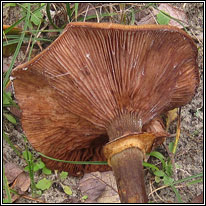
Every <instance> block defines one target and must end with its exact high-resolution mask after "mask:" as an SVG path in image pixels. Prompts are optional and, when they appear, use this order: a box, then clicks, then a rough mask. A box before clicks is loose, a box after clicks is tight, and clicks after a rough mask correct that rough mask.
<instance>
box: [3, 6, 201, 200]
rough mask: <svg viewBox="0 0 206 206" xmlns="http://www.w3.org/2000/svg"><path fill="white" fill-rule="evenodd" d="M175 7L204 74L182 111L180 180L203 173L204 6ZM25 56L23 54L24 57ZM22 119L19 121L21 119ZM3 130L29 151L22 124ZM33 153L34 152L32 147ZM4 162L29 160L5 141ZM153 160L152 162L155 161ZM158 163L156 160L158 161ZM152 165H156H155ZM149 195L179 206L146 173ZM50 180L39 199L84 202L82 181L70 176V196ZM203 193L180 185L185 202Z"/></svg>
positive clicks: (7, 17)
mask: <svg viewBox="0 0 206 206" xmlns="http://www.w3.org/2000/svg"><path fill="white" fill-rule="evenodd" d="M173 6H175V7H177V8H180V9H182V10H183V11H184V12H185V13H186V15H187V17H188V22H189V26H188V27H187V29H188V32H189V33H190V35H191V36H192V37H193V39H194V40H195V43H196V44H197V47H198V51H199V56H198V66H199V72H200V86H199V88H198V90H197V93H196V94H195V96H194V98H193V100H192V102H191V103H190V104H188V105H186V106H184V107H182V112H181V137H180V141H179V143H178V148H177V153H176V156H175V163H177V165H179V168H177V179H182V178H185V177H188V176H191V175H195V174H198V173H201V172H203V166H204V162H203V149H204V144H203V4H202V3H175V4H173ZM20 11H21V9H17V8H16V7H15V8H4V10H3V22H4V24H13V23H14V22H16V21H17V20H18V19H19V18H20V17H21V13H20ZM22 55H23V54H22ZM11 58H12V57H9V58H4V59H3V63H4V64H9V63H10V62H11ZM21 58H22V56H21V54H20V55H19V57H18V61H20V60H21ZM17 120H18V118H17ZM3 129H4V131H5V132H6V133H7V134H8V136H9V137H10V140H11V141H12V143H13V144H14V145H16V146H17V147H18V148H20V149H21V150H22V151H23V150H24V148H25V143H24V140H23V138H22V128H21V124H20V121H19V120H18V124H17V125H15V126H14V125H12V124H11V123H9V122H8V121H7V120H6V119H4V122H3ZM169 132H170V134H171V136H172V135H173V134H175V133H176V122H174V123H172V125H171V126H170V129H169ZM172 140H174V135H173V137H171V138H169V139H167V140H166V143H165V144H166V145H168V144H169V142H170V141H172ZM29 147H30V150H32V151H33V149H32V147H31V146H29ZM156 150H157V151H160V152H162V153H163V154H165V156H167V153H166V151H165V148H164V146H159V147H158V148H157V149H156ZM3 159H4V163H5V162H13V163H16V164H18V165H19V166H22V167H25V166H26V164H25V161H24V160H23V159H21V158H19V157H18V156H17V155H16V153H14V151H13V150H12V149H11V147H10V146H9V145H8V143H7V142H6V141H5V140H3ZM152 161H153V160H151V162H152ZM154 162H155V160H154ZM154 162H152V163H154ZM145 176H146V187H147V194H148V195H149V201H151V202H156V203H175V202H177V199H176V197H175V194H174V192H173V191H172V189H171V188H170V187H166V188H162V189H159V190H158V191H157V192H154V190H155V189H157V188H159V187H160V185H158V184H157V183H154V177H153V176H152V175H151V174H150V173H149V172H148V171H147V170H145ZM43 177H45V175H44V174H43V173H40V172H37V173H35V181H37V180H39V179H42V178H43ZM47 178H48V179H51V180H52V181H53V184H52V186H51V188H50V189H48V190H46V191H44V192H43V195H42V196H41V197H39V198H38V199H40V200H44V201H45V202H46V203H76V202H82V199H81V197H82V196H83V194H82V193H81V191H80V189H79V181H80V178H75V177H71V176H69V177H68V178H67V179H66V180H65V181H64V184H65V185H69V186H70V187H71V188H72V191H73V194H72V195H71V196H68V195H67V194H65V193H64V192H63V190H62V189H61V187H60V186H59V183H58V178H57V176H56V175H55V174H54V173H53V174H52V175H49V176H47ZM30 191H31V189H29V190H28V191H27V195H28V196H29V195H30ZM202 191H203V183H202V182H200V183H197V184H193V185H190V186H186V185H183V184H182V185H180V187H179V192H180V195H181V198H182V200H183V202H184V203H189V202H190V201H191V200H192V199H193V198H194V197H196V196H197V195H199V194H200V193H201V192H202ZM36 202H38V201H34V200H28V199H26V198H20V199H18V200H17V201H16V203H36Z"/></svg>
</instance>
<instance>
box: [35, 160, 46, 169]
mask: <svg viewBox="0 0 206 206" xmlns="http://www.w3.org/2000/svg"><path fill="white" fill-rule="evenodd" d="M35 165H37V166H38V167H39V169H42V168H44V167H45V164H44V163H43V162H42V161H41V160H39V161H38V162H36V163H35Z"/></svg>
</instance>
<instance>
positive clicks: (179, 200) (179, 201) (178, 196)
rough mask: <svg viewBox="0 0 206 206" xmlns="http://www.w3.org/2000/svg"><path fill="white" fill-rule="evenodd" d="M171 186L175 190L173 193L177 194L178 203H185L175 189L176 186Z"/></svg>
mask: <svg viewBox="0 0 206 206" xmlns="http://www.w3.org/2000/svg"><path fill="white" fill-rule="evenodd" d="M170 186H171V188H172V189H173V191H174V193H175V195H176V197H177V201H178V203H183V201H182V199H181V196H180V193H179V192H178V190H177V189H176V188H175V186H174V185H170Z"/></svg>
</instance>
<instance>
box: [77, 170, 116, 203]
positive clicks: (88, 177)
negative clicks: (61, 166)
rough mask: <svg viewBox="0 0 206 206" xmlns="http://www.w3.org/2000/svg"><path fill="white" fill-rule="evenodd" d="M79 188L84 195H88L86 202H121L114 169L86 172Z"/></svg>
mask: <svg viewBox="0 0 206 206" xmlns="http://www.w3.org/2000/svg"><path fill="white" fill-rule="evenodd" d="M79 188H80V190H81V192H82V194H83V195H86V196H88V198H87V199H86V200H85V203H120V199H119V195H118V192H117V185H116V180H115V177H114V175H113V172H112V171H108V172H92V173H88V174H85V175H84V177H83V178H82V179H81V180H80V185H79Z"/></svg>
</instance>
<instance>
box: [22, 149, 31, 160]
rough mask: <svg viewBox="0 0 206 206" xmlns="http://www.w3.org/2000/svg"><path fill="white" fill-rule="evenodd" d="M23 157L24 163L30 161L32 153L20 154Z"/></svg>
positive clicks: (24, 152)
mask: <svg viewBox="0 0 206 206" xmlns="http://www.w3.org/2000/svg"><path fill="white" fill-rule="evenodd" d="M22 154H23V157H24V159H25V160H26V161H30V160H31V159H32V153H31V152H29V151H23V152H22Z"/></svg>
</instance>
